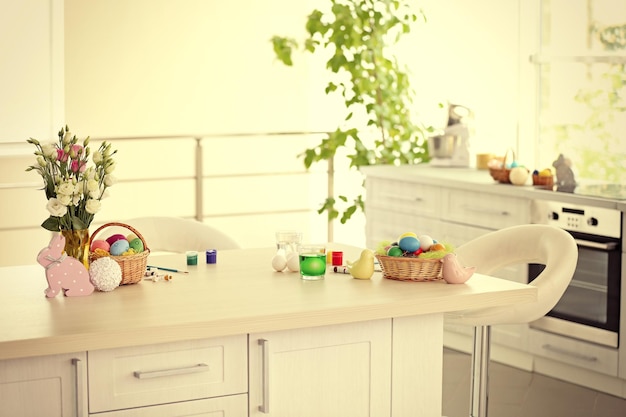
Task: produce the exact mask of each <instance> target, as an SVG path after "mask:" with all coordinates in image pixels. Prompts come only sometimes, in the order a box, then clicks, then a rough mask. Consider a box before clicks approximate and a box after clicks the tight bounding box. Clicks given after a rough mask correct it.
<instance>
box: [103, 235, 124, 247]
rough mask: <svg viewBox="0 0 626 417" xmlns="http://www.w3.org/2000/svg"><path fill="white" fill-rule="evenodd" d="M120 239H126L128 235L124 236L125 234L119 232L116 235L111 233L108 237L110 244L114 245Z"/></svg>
mask: <svg viewBox="0 0 626 417" xmlns="http://www.w3.org/2000/svg"><path fill="white" fill-rule="evenodd" d="M118 240H126V236H124V235H123V234H120V233H117V234H114V235H111V236H109V237H108V238H107V243H108V244H109V246H110V245H113V244H114V243H115V242H117V241H118Z"/></svg>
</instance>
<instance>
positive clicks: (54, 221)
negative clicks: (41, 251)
mask: <svg viewBox="0 0 626 417" xmlns="http://www.w3.org/2000/svg"><path fill="white" fill-rule="evenodd" d="M41 227H43V228H44V229H46V230H50V231H51V232H58V231H60V230H61V218H60V217H56V216H50V217H48V218H47V219H46V220H44V222H43V223H41Z"/></svg>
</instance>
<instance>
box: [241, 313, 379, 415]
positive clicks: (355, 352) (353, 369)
mask: <svg viewBox="0 0 626 417" xmlns="http://www.w3.org/2000/svg"><path fill="white" fill-rule="evenodd" d="M249 352H250V359H249V361H250V391H249V396H250V416H251V417H253V416H257V417H259V416H272V417H294V416H298V417H319V416H341V417H362V416H377V417H378V416H380V417H384V416H390V413H391V320H376V321H368V322H362V323H351V324H344V325H335V326H325V327H316V328H308V329H297V330H289V331H280V332H272V333H259V334H251V335H250V338H249Z"/></svg>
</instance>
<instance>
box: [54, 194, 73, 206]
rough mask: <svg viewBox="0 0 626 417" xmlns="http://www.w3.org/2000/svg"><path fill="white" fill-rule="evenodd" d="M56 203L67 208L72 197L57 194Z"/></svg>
mask: <svg viewBox="0 0 626 417" xmlns="http://www.w3.org/2000/svg"><path fill="white" fill-rule="evenodd" d="M57 201H58V202H59V203H61V204H63V205H64V206H69V205H70V204H71V203H72V196H71V195H68V194H57Z"/></svg>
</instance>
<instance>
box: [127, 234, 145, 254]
mask: <svg viewBox="0 0 626 417" xmlns="http://www.w3.org/2000/svg"><path fill="white" fill-rule="evenodd" d="M130 247H131V248H133V249H134V250H135V253H140V252H143V249H144V248H143V242H142V241H141V239H139V238H138V237H136V238H135V239H133V240H131V241H130Z"/></svg>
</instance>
